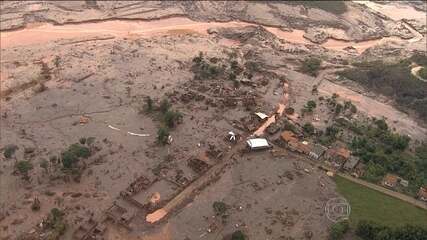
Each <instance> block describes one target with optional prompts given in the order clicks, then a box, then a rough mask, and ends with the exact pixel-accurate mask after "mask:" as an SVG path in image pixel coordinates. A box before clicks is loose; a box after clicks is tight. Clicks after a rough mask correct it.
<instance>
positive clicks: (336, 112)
mask: <svg viewBox="0 0 427 240" xmlns="http://www.w3.org/2000/svg"><path fill="white" fill-rule="evenodd" d="M343 108H344V107H343V105H342V104H340V103H337V105H335V110H334V112H335V115H338V114H340V113H341V111H342V109H343Z"/></svg>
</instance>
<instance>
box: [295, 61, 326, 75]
mask: <svg viewBox="0 0 427 240" xmlns="http://www.w3.org/2000/svg"><path fill="white" fill-rule="evenodd" d="M321 64H322V60H320V59H318V58H313V57H311V58H306V59H305V60H304V61H303V62H302V64H301V67H300V71H301V72H303V73H306V74H308V75H311V76H317V73H318V72H319V69H320V65H321Z"/></svg>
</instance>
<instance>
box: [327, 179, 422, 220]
mask: <svg viewBox="0 0 427 240" xmlns="http://www.w3.org/2000/svg"><path fill="white" fill-rule="evenodd" d="M335 182H336V184H337V191H338V192H339V193H340V194H341V195H342V196H344V197H345V198H346V199H347V200H348V201H349V202H350V205H351V215H350V224H351V225H352V226H356V224H357V222H358V221H360V220H368V221H373V222H377V223H381V224H383V225H386V226H390V227H397V226H403V225H405V224H411V225H419V226H424V227H427V211H426V210H423V209H421V208H418V207H415V206H413V205H411V204H409V203H406V202H403V201H401V200H399V199H395V198H392V197H390V196H387V195H385V194H383V193H380V192H378V191H375V190H372V189H370V188H367V187H364V186H362V185H359V184H357V183H353V182H351V181H349V180H347V179H344V178H342V177H339V176H337V177H336V178H335Z"/></svg>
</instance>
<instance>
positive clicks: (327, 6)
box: [286, 1, 347, 14]
mask: <svg viewBox="0 0 427 240" xmlns="http://www.w3.org/2000/svg"><path fill="white" fill-rule="evenodd" d="M286 3H287V4H292V5H303V6H305V7H308V8H319V9H322V10H324V11H327V12H330V13H333V14H343V13H345V12H346V11H347V6H346V5H345V1H288V2H286Z"/></svg>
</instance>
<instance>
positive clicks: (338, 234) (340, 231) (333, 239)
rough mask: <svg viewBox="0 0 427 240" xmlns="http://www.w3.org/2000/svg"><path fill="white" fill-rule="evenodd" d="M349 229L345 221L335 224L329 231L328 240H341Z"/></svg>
mask: <svg viewBox="0 0 427 240" xmlns="http://www.w3.org/2000/svg"><path fill="white" fill-rule="evenodd" d="M349 228H350V225H349V223H348V221H347V220H344V221H340V222H337V223H335V224H334V225H332V227H331V229H330V231H329V239H330V240H341V239H342V238H343V237H344V234H345V233H346V232H347V231H348V229H349Z"/></svg>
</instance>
